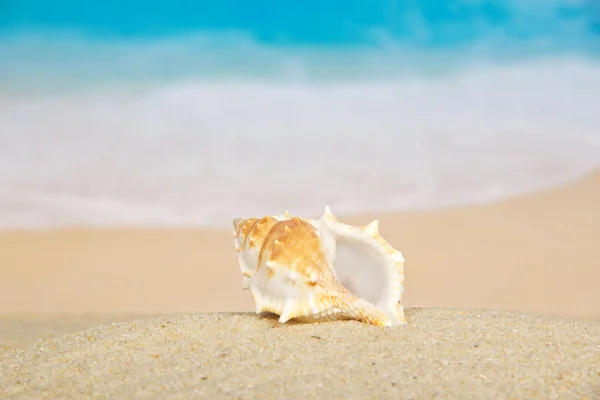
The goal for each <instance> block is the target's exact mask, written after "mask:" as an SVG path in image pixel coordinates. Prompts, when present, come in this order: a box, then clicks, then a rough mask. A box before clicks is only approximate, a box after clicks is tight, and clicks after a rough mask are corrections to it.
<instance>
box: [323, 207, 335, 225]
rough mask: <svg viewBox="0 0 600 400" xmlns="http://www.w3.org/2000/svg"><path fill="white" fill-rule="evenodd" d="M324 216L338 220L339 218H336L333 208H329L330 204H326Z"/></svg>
mask: <svg viewBox="0 0 600 400" xmlns="http://www.w3.org/2000/svg"><path fill="white" fill-rule="evenodd" d="M323 218H325V219H328V220H331V221H334V222H337V219H335V217H334V216H333V213H332V212H331V208H329V206H325V213H324V214H323Z"/></svg>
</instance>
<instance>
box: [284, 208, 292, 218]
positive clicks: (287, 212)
mask: <svg viewBox="0 0 600 400" xmlns="http://www.w3.org/2000/svg"><path fill="white" fill-rule="evenodd" d="M284 215H285V217H286V218H288V219H291V218H292V214H290V212H289V211H288V210H285V213H284Z"/></svg>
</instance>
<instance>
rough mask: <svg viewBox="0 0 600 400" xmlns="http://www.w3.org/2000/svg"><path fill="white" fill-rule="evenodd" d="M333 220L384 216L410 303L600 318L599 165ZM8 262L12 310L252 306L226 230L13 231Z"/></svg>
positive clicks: (0, 284) (3, 263) (2, 238)
mask: <svg viewBox="0 0 600 400" xmlns="http://www.w3.org/2000/svg"><path fill="white" fill-rule="evenodd" d="M282 211H283V210H281V212H282ZM290 211H291V212H292V213H293V210H290ZM332 211H333V212H334V213H336V212H335V209H333V210H332ZM336 216H337V217H338V218H339V219H340V220H341V221H343V222H348V223H354V224H365V223H367V222H370V220H371V219H374V218H377V219H379V221H380V224H379V226H380V231H381V233H382V235H383V236H384V237H385V238H386V239H387V240H388V241H389V242H390V243H391V244H392V245H393V246H394V247H396V248H397V249H399V250H400V251H402V253H403V254H404V257H405V259H406V265H405V275H406V285H405V297H404V302H405V304H406V305H407V306H409V307H450V308H486V309H497V310H513V311H521V312H532V313H544V314H552V315H558V316H565V317H576V318H580V317H583V318H600V283H599V282H600V257H599V256H598V245H599V244H600V173H598V172H596V173H594V174H591V175H589V176H586V177H585V178H583V179H581V180H579V181H577V182H573V183H569V184H567V185H564V186H561V187H557V188H553V189H551V190H546V191H543V192H538V193H533V194H529V195H525V196H520V197H515V198H512V199H508V200H504V201H500V202H496V203H491V204H482V205H475V206H465V207H457V208H453V209H446V210H436V211H423V212H406V213H378V214H373V215H361V216H344V215H337V214H336ZM0 270H1V272H2V276H3V279H1V280H0V313H4V314H6V313H19V314H37V313H197V312H224V311H251V310H252V309H253V306H252V300H251V297H250V295H249V293H248V292H247V291H242V290H241V275H240V271H239V267H238V265H237V260H236V254H235V250H234V246H233V238H232V233H231V230H230V229H222V230H218V229H215V230H211V229H159V228H156V229H124V228H111V229H91V228H90V229H88V228H69V229H56V230H40V231H5V232H2V233H0Z"/></svg>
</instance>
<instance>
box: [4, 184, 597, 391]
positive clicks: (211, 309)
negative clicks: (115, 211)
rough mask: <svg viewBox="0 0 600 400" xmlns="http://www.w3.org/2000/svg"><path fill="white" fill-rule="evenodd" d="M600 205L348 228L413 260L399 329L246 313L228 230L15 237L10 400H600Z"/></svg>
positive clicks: (560, 200)
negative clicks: (281, 321)
mask: <svg viewBox="0 0 600 400" xmlns="http://www.w3.org/2000/svg"><path fill="white" fill-rule="evenodd" d="M599 205H600V173H598V172H596V173H594V174H590V175H588V176H586V177H585V178H583V179H581V180H579V181H577V182H572V183H569V184H567V185H563V186H561V187H556V188H553V189H550V190H545V191H541V192H538V193H533V194H528V195H524V196H519V197H515V198H512V199H507V200H504V201H500V202H495V203H490V204H481V205H475V206H465V207H457V208H452V209H446V210H436V211H422V212H402V213H400V212H399V213H382V214H374V215H360V216H343V215H338V216H337V217H338V218H339V219H340V220H342V221H344V222H349V223H354V224H364V223H367V222H369V221H370V220H371V219H374V218H377V219H379V221H380V231H381V233H382V235H384V237H386V239H387V240H388V241H389V242H390V243H391V244H392V245H394V246H395V247H396V248H398V249H400V250H401V251H402V252H403V254H404V256H405V258H406V265H405V274H406V283H405V285H406V290H405V298H404V303H405V305H406V306H407V307H409V310H408V314H407V315H408V320H409V324H408V325H406V326H401V327H395V328H376V327H372V326H368V325H365V324H360V323H357V322H354V321H345V322H333V323H321V324H297V323H291V324H286V325H278V323H277V321H276V319H273V318H272V317H269V316H259V315H256V314H253V313H252V312H248V311H251V310H252V309H253V306H252V301H251V298H250V295H249V294H248V293H247V292H244V291H242V290H241V277H240V273H239V269H238V266H237V263H236V258H235V252H234V248H233V244H232V237H231V232H230V230H228V229H222V230H219V229H213V230H211V229H158V228H157V229H125V228H110V229H91V228H69V229H56V230H39V231H5V232H3V233H0V268H1V271H2V276H3V279H2V280H0V313H1V314H2V315H1V316H0V397H2V398H9V399H10V398H15V399H17V398H57V397H60V398H65V397H75V398H89V397H92V396H96V397H98V398H111V399H116V398H161V399H162V398H190V397H200V398H266V399H276V398H282V396H284V397H285V396H288V397H293V398H298V397H302V398H332V396H333V398H335V397H337V398H339V397H340V396H341V397H344V398H398V396H399V395H402V396H403V397H404V398H419V399H421V398H464V396H465V393H474V394H475V397H476V398H495V399H498V398H567V399H570V398H587V399H600V284H599V282H600V258H599V257H598V255H597V247H598V244H599V243H600V206H599ZM290 211H292V212H293V210H290ZM333 212H334V213H335V210H333ZM207 313H209V314H207ZM295 377H301V379H294V378H295ZM307 381H308V382H309V383H307ZM461 396H462V397H461Z"/></svg>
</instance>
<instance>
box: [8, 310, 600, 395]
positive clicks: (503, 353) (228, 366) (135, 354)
mask: <svg viewBox="0 0 600 400" xmlns="http://www.w3.org/2000/svg"><path fill="white" fill-rule="evenodd" d="M407 317H408V319H409V321H410V324H408V325H405V326H402V327H395V328H377V327H374V326H370V325H365V324H362V323H359V322H355V321H344V322H332V323H316V324H296V323H290V324H287V325H279V324H278V322H277V320H276V319H275V318H270V317H268V316H264V317H261V316H257V315H255V314H247V313H218V314H209V315H184V316H164V317H160V318H155V319H146V320H134V321H129V322H122V323H115V324H110V325H104V326H100V327H95V328H91V329H88V330H84V331H79V332H76V333H72V334H67V335H62V336H58V337H56V338H50V339H47V340H45V341H39V342H37V343H34V344H31V345H29V346H26V347H21V348H17V349H14V350H12V351H7V352H4V353H0V397H2V398H6V399H12V398H15V399H16V398H27V399H33V398H35V399H38V398H91V397H94V398H106V399H131V398H157V399H167V398H168V399H185V398H210V399H217V398H219V399H254V398H261V399H281V398H303V399H313V398H322V399H330V398H348V399H374V398H386V399H387V398H390V399H392V398H394V399H395V398H414V399H431V398H478V399H488V398H489V399H509V398H510V399H524V398H537V399H551V398H561V399H575V398H578V399H598V398H600V369H599V368H598V366H600V324H598V323H593V322H581V321H579V322H570V321H566V320H563V319H556V318H545V317H532V316H522V315H519V314H511V313H503V312H494V311H459V310H444V309H409V310H408V312H407Z"/></svg>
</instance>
